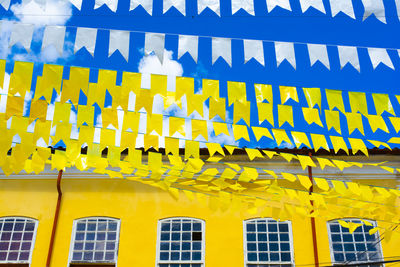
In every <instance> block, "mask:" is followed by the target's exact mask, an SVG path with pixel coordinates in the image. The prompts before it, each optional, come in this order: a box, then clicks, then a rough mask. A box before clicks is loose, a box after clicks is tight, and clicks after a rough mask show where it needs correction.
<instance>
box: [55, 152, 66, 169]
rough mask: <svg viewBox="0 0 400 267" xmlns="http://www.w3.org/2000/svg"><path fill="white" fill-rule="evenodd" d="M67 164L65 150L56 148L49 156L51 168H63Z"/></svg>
mask: <svg viewBox="0 0 400 267" xmlns="http://www.w3.org/2000/svg"><path fill="white" fill-rule="evenodd" d="M66 165H67V157H66V156H65V151H62V150H56V151H55V152H54V154H53V155H52V156H51V169H52V170H53V169H56V170H65V167H66Z"/></svg>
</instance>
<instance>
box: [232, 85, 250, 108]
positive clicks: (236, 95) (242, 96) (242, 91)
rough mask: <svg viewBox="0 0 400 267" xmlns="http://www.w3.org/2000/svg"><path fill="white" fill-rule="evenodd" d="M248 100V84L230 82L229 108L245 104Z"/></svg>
mask: <svg viewBox="0 0 400 267" xmlns="http://www.w3.org/2000/svg"><path fill="white" fill-rule="evenodd" d="M246 100H247V98H246V83H242V82H230V81H228V101H229V106H230V105H232V104H233V103H235V102H236V101H238V102H242V103H243V102H245V101H246Z"/></svg>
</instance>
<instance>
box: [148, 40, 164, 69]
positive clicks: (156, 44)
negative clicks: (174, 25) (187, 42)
mask: <svg viewBox="0 0 400 267" xmlns="http://www.w3.org/2000/svg"><path fill="white" fill-rule="evenodd" d="M145 35H146V36H145V42H144V51H145V53H146V55H149V54H150V53H151V52H154V54H155V55H156V56H157V57H158V60H160V63H161V65H162V64H163V60H164V45H165V34H162V33H152V32H146V33H145Z"/></svg>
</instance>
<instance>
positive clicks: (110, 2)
mask: <svg viewBox="0 0 400 267" xmlns="http://www.w3.org/2000/svg"><path fill="white" fill-rule="evenodd" d="M103 5H106V6H107V7H108V8H109V9H110V10H111V11H112V12H115V11H117V6H118V0H96V1H95V3H94V9H98V8H100V7H101V6H103Z"/></svg>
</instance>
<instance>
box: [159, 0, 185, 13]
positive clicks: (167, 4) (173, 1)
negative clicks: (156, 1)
mask: <svg viewBox="0 0 400 267" xmlns="http://www.w3.org/2000/svg"><path fill="white" fill-rule="evenodd" d="M171 7H175V8H176V9H177V10H178V11H179V12H181V13H182V14H183V15H186V10H185V0H164V3H163V10H164V11H163V12H164V13H166V12H167V11H168V10H169V9H170V8H171Z"/></svg>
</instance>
